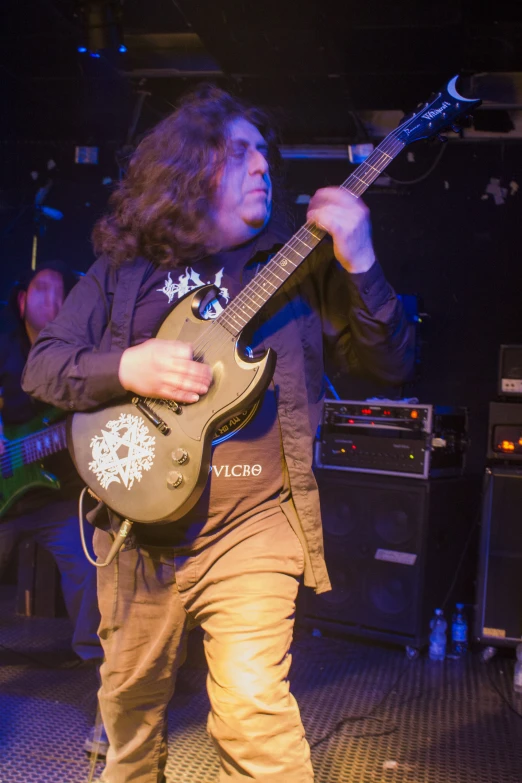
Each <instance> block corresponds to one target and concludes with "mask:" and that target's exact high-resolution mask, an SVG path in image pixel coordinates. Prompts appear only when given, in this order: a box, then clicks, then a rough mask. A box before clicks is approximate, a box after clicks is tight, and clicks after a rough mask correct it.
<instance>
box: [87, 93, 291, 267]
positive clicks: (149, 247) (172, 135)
mask: <svg viewBox="0 0 522 783" xmlns="http://www.w3.org/2000/svg"><path fill="white" fill-rule="evenodd" d="M238 117H242V118H244V119H246V120H247V121H248V122H250V123H251V124H252V125H254V126H255V127H256V128H257V129H258V130H259V132H260V133H261V134H262V136H263V137H264V139H265V141H266V142H267V145H268V163H269V167H270V175H271V178H272V184H273V192H274V206H277V201H278V195H279V192H280V187H279V179H280V169H281V166H280V164H281V158H280V154H279V150H278V146H277V139H276V133H275V131H274V129H273V128H272V126H271V123H270V120H269V117H268V115H267V114H265V112H263V111H262V110H260V109H258V108H255V107H251V106H248V105H247V104H245V103H243V102H242V101H241V100H239V99H238V98H235V97H234V96H232V95H230V94H229V93H227V92H225V91H224V90H222V89H220V88H218V87H216V86H215V85H212V84H205V85H201V86H200V87H199V88H198V89H196V90H195V91H193V92H192V93H189V94H188V95H186V96H185V97H184V98H183V99H182V100H181V102H180V104H179V105H178V108H177V109H176V111H174V112H173V113H172V114H170V115H169V116H168V117H166V118H165V119H164V120H162V121H161V122H160V123H158V124H157V125H156V126H155V127H154V128H153V129H152V130H151V131H150V132H149V133H148V134H147V135H146V136H145V137H144V138H143V140H142V141H141V142H140V144H139V145H138V147H137V148H136V150H135V151H134V153H133V154H132V157H131V158H130V161H129V166H128V170H127V174H126V176H125V177H124V178H123V179H122V180H121V182H120V183H119V184H118V186H117V188H116V190H115V191H114V193H113V194H112V196H111V198H110V201H109V207H110V210H109V213H108V214H107V215H105V216H104V217H103V218H101V219H100V220H99V221H98V222H97V223H96V225H95V227H94V230H93V234H92V239H93V244H94V249H95V251H96V253H97V254H102V253H103V254H106V255H107V256H108V257H109V258H110V259H111V262H112V263H113V264H114V265H116V266H119V265H120V264H122V263H123V262H124V261H128V260H132V259H134V258H136V257H137V256H144V257H145V258H147V259H148V260H150V261H152V262H153V263H155V264H156V265H165V266H175V265H176V264H181V263H185V262H186V261H194V260H197V259H199V258H202V257H204V256H205V255H208V253H209V251H210V250H211V248H212V239H211V226H210V221H209V219H208V215H209V211H210V204H211V200H212V197H213V195H214V193H215V189H216V186H217V174H218V172H219V169H220V167H221V166H222V165H223V163H224V161H225V154H226V149H225V148H226V128H227V126H228V124H229V123H230V122H231V121H232V120H234V119H236V118H238Z"/></svg>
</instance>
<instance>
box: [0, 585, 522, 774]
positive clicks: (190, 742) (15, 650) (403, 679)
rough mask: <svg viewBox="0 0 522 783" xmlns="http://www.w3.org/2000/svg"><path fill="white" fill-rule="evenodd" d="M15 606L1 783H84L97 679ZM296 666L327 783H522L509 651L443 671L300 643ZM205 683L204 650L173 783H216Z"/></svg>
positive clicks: (8, 607)
mask: <svg viewBox="0 0 522 783" xmlns="http://www.w3.org/2000/svg"><path fill="white" fill-rule="evenodd" d="M13 605H14V602H13V599H12V593H9V592H8V591H6V588H5V587H4V588H0V645H1V647H0V783H85V781H86V780H87V776H88V769H89V763H88V759H87V757H86V756H85V754H84V752H83V742H84V739H85V736H86V734H87V731H88V729H89V727H90V726H91V725H92V723H93V720H94V712H95V704H96V695H95V692H96V678H95V675H94V672H93V671H91V670H89V669H86V668H84V667H81V666H78V665H77V664H76V663H75V661H74V660H73V659H72V657H71V654H70V653H69V646H68V645H69V637H70V626H69V623H68V621H67V620H66V619H63V618H56V619H41V618H22V617H17V616H15V615H14V614H13ZM293 656H294V657H293V667H292V688H293V691H294V693H295V695H296V697H297V699H298V702H299V704H300V706H301V712H302V716H303V722H304V724H305V728H306V731H307V735H308V739H309V742H310V744H311V746H312V758H313V762H314V769H315V772H316V781H317V783H399V782H404V783H468V782H469V783H522V719H521V717H519V716H518V715H517V714H516V713H515V712H514V711H513V710H516V711H517V712H519V713H521V714H522V697H514V696H513V693H512V678H513V663H514V662H513V658H512V655H511V654H510V653H509V652H508V653H503V654H501V655H499V656H497V657H496V658H494V659H493V660H491V661H489V663H487V664H483V663H481V662H480V660H479V657H478V655H472V654H471V655H469V656H468V657H467V658H466V659H465V660H460V661H453V660H447V661H445V662H444V663H443V664H438V663H432V662H430V661H429V659H428V658H427V657H425V656H421V657H419V658H417V659H416V660H413V661H410V660H408V659H407V658H406V655H405V653H404V651H403V650H401V649H398V648H391V647H385V646H383V645H377V644H373V643H370V642H367V641H352V640H344V639H334V638H326V637H320V638H316V637H314V636H311V635H310V634H309V633H305V632H304V631H302V630H300V631H298V633H297V635H296V640H295V644H294V650H293ZM205 674H206V672H205V667H204V663H203V661H202V658H201V652H200V650H199V648H198V647H195V652H194V654H193V656H192V659H191V660H190V661H189V663H188V665H185V667H184V668H183V669H182V671H181V673H180V676H179V679H178V689H177V692H176V695H175V697H174V700H173V702H172V704H171V707H170V710H169V749H170V757H169V763H168V767H167V777H168V781H169V783H213V781H216V780H217V775H218V764H217V761H216V757H215V752H214V749H213V746H212V742H211V740H210V738H209V737H208V736H207V733H206V714H207V707H208V703H207V697H206V692H205ZM102 768H103V767H102V765H100V766H99V767H98V772H101V770H102ZM282 783H283V781H282Z"/></svg>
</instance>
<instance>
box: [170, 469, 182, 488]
mask: <svg viewBox="0 0 522 783" xmlns="http://www.w3.org/2000/svg"><path fill="white" fill-rule="evenodd" d="M182 481H183V475H182V474H181V473H178V471H177V470H170V471H169V472H168V473H167V487H168V488H169V489H176V487H179V485H180V484H181V482H182Z"/></svg>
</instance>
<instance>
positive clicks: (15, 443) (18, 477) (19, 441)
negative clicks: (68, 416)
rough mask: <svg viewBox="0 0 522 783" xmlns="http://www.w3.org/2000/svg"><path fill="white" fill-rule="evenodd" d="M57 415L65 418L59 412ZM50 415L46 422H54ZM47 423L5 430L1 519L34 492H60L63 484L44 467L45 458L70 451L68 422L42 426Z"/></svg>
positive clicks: (1, 460)
mask: <svg viewBox="0 0 522 783" xmlns="http://www.w3.org/2000/svg"><path fill="white" fill-rule="evenodd" d="M54 415H55V416H56V415H59V416H63V414H62V413H61V412H60V411H57V412H55V413H54ZM51 416H52V414H49V416H48V418H47V420H50V419H51ZM45 421H46V419H42V418H41V417H39V418H35V419H32V420H31V421H29V422H27V423H26V424H21V425H19V426H10V427H6V428H5V436H6V439H5V440H4V442H3V453H2V454H1V455H0V518H1V517H2V516H3V515H4V514H5V513H6V511H7V510H8V509H9V508H10V507H11V506H12V505H13V503H15V502H16V501H17V500H19V499H20V498H21V497H22V496H23V495H25V493H26V492H29V491H30V490H32V489H60V482H59V480H58V479H57V478H56V476H54V475H53V474H52V473H49V472H48V471H46V470H45V468H44V467H43V466H42V460H43V459H44V458H45V457H48V456H50V455H51V454H55V453H56V452H57V451H62V450H65V449H66V448H67V434H66V422H65V421H59V422H57V423H55V424H49V426H47V427H46V428H45V429H42V425H43V424H44V422H45Z"/></svg>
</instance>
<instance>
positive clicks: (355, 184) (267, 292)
mask: <svg viewBox="0 0 522 783" xmlns="http://www.w3.org/2000/svg"><path fill="white" fill-rule="evenodd" d="M405 146H406V144H405V142H404V141H401V140H399V139H398V138H397V135H396V134H394V133H391V134H390V135H389V136H387V137H386V138H385V139H384V141H383V142H381V144H379V146H378V147H377V148H376V149H375V150H374V151H373V152H372V153H371V155H370V156H369V157H368V158H367V160H365V161H364V163H361V164H360V165H359V166H358V167H357V168H356V169H355V171H354V172H353V173H352V174H350V176H349V177H348V179H347V180H346V181H345V182H343V184H342V185H341V186H340V187H341V188H342V189H343V190H347V191H348V192H349V193H351V194H352V196H355V197H356V198H359V196H361V195H362V194H363V193H364V192H365V190H366V189H367V188H368V187H369V186H370V185H371V184H372V182H374V181H375V180H376V179H377V177H378V176H379V175H380V174H381V173H382V172H383V171H384V169H385V168H386V167H387V166H388V164H389V163H391V161H392V160H393V159H394V158H395V157H396V156H397V155H398V154H399V152H400V151H401V150H402V149H403V148H404V147H405ZM325 235H326V231H324V230H323V229H322V228H319V226H316V225H315V223H310V222H309V223H306V224H305V225H304V226H303V227H302V228H300V229H299V231H298V232H297V233H296V234H294V236H293V237H292V238H291V239H290V240H289V241H288V242H287V243H286V244H285V245H284V246H283V247H282V248H281V249H280V250H279V251H278V252H277V253H276V254H275V255H274V256H273V258H271V259H270V261H269V262H268V264H267V265H266V266H265V267H264V269H262V270H261V272H259V274H257V275H256V276H255V277H254V279H253V280H251V281H250V283H248V285H246V286H245V288H243V290H242V291H241V293H239V294H238V295H237V296H236V297H235V299H233V300H232V302H230V303H229V305H228V306H227V308H226V309H225V310H224V311H223V312H222V313H221V314H220V315H219V316H218V318H217V319H216V321H218V322H219V323H220V324H221V325H222V326H223V327H224V328H225V329H226V330H227V331H228V332H230V334H232V335H234V336H235V337H237V336H238V335H239V333H240V332H241V331H242V330H243V329H244V328H245V326H246V325H247V324H248V323H249V322H250V321H251V320H252V319H253V318H254V317H255V316H256V315H257V313H258V312H259V311H260V310H261V308H262V307H263V306H264V305H265V304H266V302H268V300H269V299H270V297H272V296H273V295H274V294H275V293H276V291H278V290H279V288H281V286H282V285H283V283H285V282H286V280H287V279H288V278H289V277H290V275H291V274H292V273H293V272H294V271H295V270H296V269H297V267H298V266H299V265H300V264H302V263H303V261H304V260H305V259H306V258H308V256H309V255H310V253H311V252H312V250H314V249H315V248H316V247H317V245H318V244H319V242H321V240H322V239H323V238H324V237H325Z"/></svg>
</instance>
